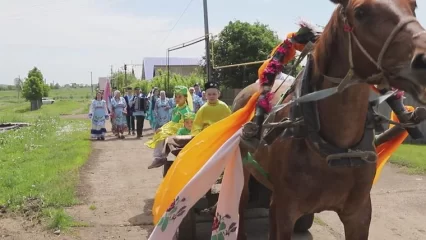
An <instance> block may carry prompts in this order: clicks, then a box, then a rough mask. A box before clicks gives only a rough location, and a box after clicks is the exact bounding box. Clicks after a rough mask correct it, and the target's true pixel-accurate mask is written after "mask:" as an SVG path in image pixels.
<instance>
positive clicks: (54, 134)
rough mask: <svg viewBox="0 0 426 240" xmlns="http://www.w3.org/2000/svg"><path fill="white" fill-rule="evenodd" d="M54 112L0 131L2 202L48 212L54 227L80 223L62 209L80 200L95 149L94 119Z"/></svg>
mask: <svg viewBox="0 0 426 240" xmlns="http://www.w3.org/2000/svg"><path fill="white" fill-rule="evenodd" d="M52 106H53V105H52ZM57 107H59V108H60V107H61V106H57ZM46 109H49V108H47V107H46ZM52 111H54V112H55V113H56V112H57V110H53V108H52ZM52 114H54V113H52V112H47V113H45V115H47V116H45V117H38V118H37V119H36V120H34V121H33V122H32V126H30V127H26V128H21V129H20V130H17V131H8V132H5V133H2V134H0V205H4V206H6V207H7V209H8V210H9V211H14V212H24V213H25V214H26V215H27V214H28V212H29V211H33V212H34V213H35V214H39V213H43V214H42V215H44V216H46V217H48V218H49V219H50V222H51V223H50V224H49V227H52V228H57V229H66V228H67V227H70V226H73V225H75V223H74V222H73V221H72V219H71V220H70V218H69V217H66V216H65V215H66V213H65V212H64V211H63V207H67V206H71V205H73V204H76V203H78V200H77V199H76V196H75V192H76V187H77V184H78V181H79V168H80V167H81V166H82V165H83V164H84V163H85V162H86V160H87V159H88V156H89V153H90V141H89V140H88V139H89V138H88V137H89V131H88V129H89V122H88V121H81V120H61V119H59V117H58V116H56V117H51V115H52ZM49 115H50V116H49Z"/></svg>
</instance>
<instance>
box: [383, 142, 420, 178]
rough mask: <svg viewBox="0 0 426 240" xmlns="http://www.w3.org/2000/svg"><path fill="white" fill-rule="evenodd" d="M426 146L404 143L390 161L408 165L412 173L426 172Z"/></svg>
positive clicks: (408, 169)
mask: <svg viewBox="0 0 426 240" xmlns="http://www.w3.org/2000/svg"><path fill="white" fill-rule="evenodd" d="M425 150H426V146H425V145H414V144H403V145H401V146H399V148H398V150H397V151H396V152H395V153H394V154H393V155H392V157H391V158H390V162H391V163H394V164H397V165H399V166H404V167H407V172H408V173H410V174H426V151H425Z"/></svg>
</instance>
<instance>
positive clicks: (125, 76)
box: [122, 64, 127, 87]
mask: <svg viewBox="0 0 426 240" xmlns="http://www.w3.org/2000/svg"><path fill="white" fill-rule="evenodd" d="M124 84H127V64H124ZM122 87H123V86H122Z"/></svg>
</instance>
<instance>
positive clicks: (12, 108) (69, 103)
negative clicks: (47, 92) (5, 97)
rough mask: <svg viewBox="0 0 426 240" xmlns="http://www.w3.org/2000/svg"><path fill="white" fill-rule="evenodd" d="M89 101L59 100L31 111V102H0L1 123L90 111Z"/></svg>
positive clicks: (29, 120)
mask: <svg viewBox="0 0 426 240" xmlns="http://www.w3.org/2000/svg"><path fill="white" fill-rule="evenodd" d="M89 101H90V100H79V101H76V100H58V101H56V102H55V103H54V104H46V105H43V106H42V107H41V108H40V109H39V110H36V111H30V103H29V102H20V103H12V102H3V103H1V104H0V123H2V122H33V121H34V120H36V119H38V118H39V117H43V116H60V115H68V114H80V113H88V112H89V104H90V102H89Z"/></svg>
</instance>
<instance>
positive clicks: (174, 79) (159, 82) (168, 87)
mask: <svg viewBox="0 0 426 240" xmlns="http://www.w3.org/2000/svg"><path fill="white" fill-rule="evenodd" d="M202 79H203V77H202V76H200V75H198V74H192V75H190V76H181V75H179V74H170V79H169V84H167V74H165V73H163V72H162V71H161V70H159V72H158V74H157V75H156V76H155V77H154V78H153V79H152V80H150V81H137V82H134V83H133V84H132V85H131V87H140V88H141V90H142V92H143V93H148V92H149V91H151V90H152V89H153V88H154V87H158V88H159V89H160V90H164V91H166V95H167V96H168V97H172V96H173V91H174V88H175V86H186V87H190V86H193V85H194V84H195V83H200V82H202Z"/></svg>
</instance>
